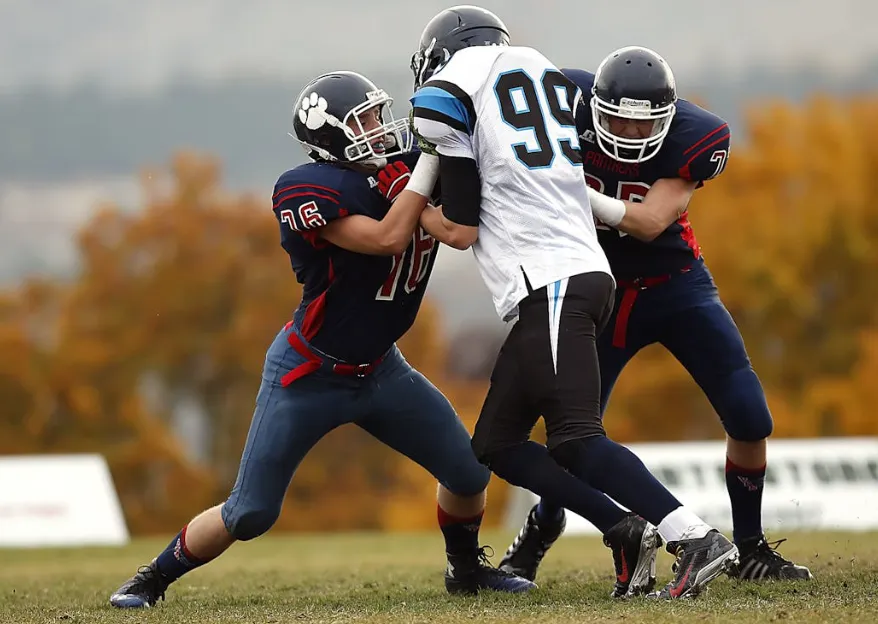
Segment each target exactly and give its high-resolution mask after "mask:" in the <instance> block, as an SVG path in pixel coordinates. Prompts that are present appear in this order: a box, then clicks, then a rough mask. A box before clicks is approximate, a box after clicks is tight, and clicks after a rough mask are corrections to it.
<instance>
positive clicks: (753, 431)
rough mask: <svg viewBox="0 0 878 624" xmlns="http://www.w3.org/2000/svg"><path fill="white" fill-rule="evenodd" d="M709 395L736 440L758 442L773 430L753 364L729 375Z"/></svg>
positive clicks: (724, 425) (728, 432) (726, 428)
mask: <svg viewBox="0 0 878 624" xmlns="http://www.w3.org/2000/svg"><path fill="white" fill-rule="evenodd" d="M708 398H709V399H710V401H711V403H712V404H713V407H714V409H715V410H716V412H717V414H719V417H720V420H721V421H722V423H723V428H725V430H726V433H727V434H728V435H729V437H730V438H732V439H733V440H739V441H741V442H758V441H759V440H764V439H765V438H767V437H768V436H770V435H771V432H772V431H773V430H774V422H773V421H772V419H771V412H770V411H769V409H768V402H767V401H766V400H765V391H764V390H763V389H762V384H761V383H760V382H759V377H757V376H756V373H755V372H754V371H753V369H752V368H751V367H750V366H747V367H746V368H741V369H738V370H736V371H735V372H734V373H732V374H731V375H729V376H728V377H727V378H726V379H725V380H723V383H722V385H721V386H720V387H719V388H718V389H717V390H716V391H714V392H712V393H711V394H710V395H709V396H708Z"/></svg>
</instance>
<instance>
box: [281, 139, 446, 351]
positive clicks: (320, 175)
mask: <svg viewBox="0 0 878 624" xmlns="http://www.w3.org/2000/svg"><path fill="white" fill-rule="evenodd" d="M417 157H418V155H417V153H413V154H405V155H403V156H398V157H397V158H398V159H402V160H404V161H405V162H406V164H408V165H409V166H410V167H411V168H414V165H415V162H416V161H417ZM391 160H394V159H391ZM273 206H274V214H275V216H276V217H277V220H278V223H279V224H280V235H281V246H282V247H283V248H284V249H285V250H286V252H287V253H288V254H289V256H290V262H291V264H292V267H293V271H294V272H295V274H296V278H297V279H298V281H299V283H301V284H302V285H303V293H302V302H301V304H300V305H299V307H298V309H297V310H296V312H295V315H294V316H293V321H294V323H295V325H296V327H298V328H299V330H300V331H301V332H302V335H303V336H304V337H305V339H306V340H308V341H309V342H310V343H311V345H312V346H313V347H314V348H315V349H317V350H319V351H322V352H323V353H325V354H327V355H330V356H332V357H334V358H337V359H340V360H343V361H345V362H349V363H352V364H361V363H367V362H371V361H373V360H375V359H377V358H378V357H380V356H381V355H382V354H383V353H384V352H385V351H387V349H389V348H390V347H391V346H392V345H393V343H394V342H396V341H397V340H398V339H399V338H400V337H401V336H402V335H403V334H404V333H405V332H406V331H408V329H409V328H410V327H411V326H412V323H413V322H414V320H415V316H416V315H417V313H418V308H420V305H421V300H422V299H423V296H424V291H425V290H426V287H427V280H428V279H429V277H430V272H431V271H432V270H433V262H434V260H435V256H436V254H435V250H436V241H435V240H434V239H433V238H432V237H431V236H429V235H428V234H427V233H426V232H425V231H424V230H423V229H421V228H418V229H417V230H416V231H415V235H414V236H413V240H412V243H411V244H410V245H409V247H408V249H406V250H405V252H404V253H402V254H399V255H397V256H372V255H366V254H360V253H355V252H352V251H348V250H346V249H342V248H340V247H337V246H335V245H333V244H331V243H329V242H327V241H325V240H323V239H322V238H320V236H319V234H318V230H319V229H320V228H321V227H322V226H324V225H326V224H327V223H329V222H330V221H333V220H335V219H339V218H342V217H345V216H347V215H354V214H360V215H366V216H368V217H372V218H373V219H382V218H383V217H384V215H385V214H387V211H388V209H389V208H390V202H388V201H387V199H386V198H385V197H384V196H383V195H382V194H381V192H380V191H379V190H378V188H377V180H376V179H375V177H374V176H371V175H369V174H366V173H361V172H358V171H355V170H353V169H349V168H347V167H342V166H339V165H334V164H329V163H317V162H312V163H307V164H304V165H300V166H299V167H296V168H295V169H292V170H290V171H287V172H286V173H284V174H283V175H282V176H281V177H280V179H278V181H277V184H276V185H275V188H274V196H273Z"/></svg>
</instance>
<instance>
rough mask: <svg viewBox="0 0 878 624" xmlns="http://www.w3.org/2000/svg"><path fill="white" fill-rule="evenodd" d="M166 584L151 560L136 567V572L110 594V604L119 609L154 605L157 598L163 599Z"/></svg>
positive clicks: (142, 607)
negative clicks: (144, 564) (147, 563)
mask: <svg viewBox="0 0 878 624" xmlns="http://www.w3.org/2000/svg"><path fill="white" fill-rule="evenodd" d="M168 585H169V583H168V582H167V581H165V579H164V577H163V576H162V575H161V573H160V572H159V569H158V567H157V566H156V562H155V561H153V562H152V563H150V564H149V565H148V566H141V567H140V568H138V569H137V574H135V575H134V576H132V577H131V578H130V579H128V580H127V581H126V582H125V584H124V585H122V587H120V588H119V589H117V590H116V591H115V592H114V593H113V595H112V596H110V604H111V605H113V606H114V607H118V608H120V609H144V608H149V607H152V606H155V604H156V603H157V602H158V601H159V598H161V599H162V600H164V599H165V590H166V589H167V588H168Z"/></svg>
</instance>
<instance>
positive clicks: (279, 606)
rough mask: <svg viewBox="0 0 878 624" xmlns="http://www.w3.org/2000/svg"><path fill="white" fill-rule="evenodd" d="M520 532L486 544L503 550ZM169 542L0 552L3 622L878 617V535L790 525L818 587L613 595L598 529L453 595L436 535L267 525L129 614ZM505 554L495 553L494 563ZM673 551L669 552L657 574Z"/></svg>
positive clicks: (793, 551)
mask: <svg viewBox="0 0 878 624" xmlns="http://www.w3.org/2000/svg"><path fill="white" fill-rule="evenodd" d="M511 537H512V534H511V533H509V532H502V533H499V532H498V533H488V534H486V535H485V536H484V541H487V542H489V543H493V544H494V546H495V548H496V550H497V551H498V553H499V551H500V550H501V549H502V548H505V547H506V545H507V544H508V542H509V539H510V538H511ZM166 541H167V540H137V541H135V542H133V543H132V544H131V545H130V546H128V547H126V548H120V549H115V548H106V549H71V550H0V622H2V623H3V624H7V623H9V624H12V623H16V624H19V623H20V624H29V623H41V624H42V623H50V622H52V623H58V624H84V623H101V624H103V623H107V622H124V623H125V624H148V623H153V622H156V623H165V622H174V623H181V624H190V623H202V622H211V623H213V622H217V623H224V622H228V623H235V624H242V623H245V622H260V623H263V622H265V623H282V622H283V623H286V622H326V623H329V622H339V623H341V622H344V623H347V622H375V623H378V622H380V623H388V624H393V623H397V622H400V623H402V622H405V623H407V624H408V623H412V622H442V623H443V624H457V623H464V622H465V623H467V624H472V623H475V622H496V623H500V622H503V623H504V624H505V623H508V622H546V623H549V622H551V623H553V624H555V623H557V624H565V623H568V622H569V623H572V622H576V623H587V622H629V623H631V622H656V623H658V624H665V623H668V622H698V623H702V622H722V623H725V622H747V623H748V624H756V623H759V622H776V621H789V622H795V623H796V624H799V623H811V622H833V623H836V622H837V623H841V622H878V600H876V597H878V533H869V534H826V533H824V534H805V533H802V534H792V535H790V541H789V542H787V543H785V544H784V545H783V549H782V550H783V553H784V554H785V555H787V556H789V557H791V558H794V559H796V560H797V561H799V562H801V563H804V564H805V565H808V566H810V567H811V569H812V571H813V572H814V574H815V576H816V580H815V581H814V582H812V583H807V584H792V583H770V584H762V585H756V584H749V583H748V584H742V583H735V582H732V581H730V580H729V579H727V578H724V577H723V578H721V579H718V580H717V581H715V582H714V583H713V584H712V585H711V587H710V590H709V591H708V592H707V593H706V594H705V595H703V596H701V597H700V598H698V599H696V600H693V601H681V602H675V603H665V602H659V603H657V602H653V601H648V600H646V599H637V600H632V601H629V602H618V601H613V600H611V599H610V598H609V591H610V588H611V585H612V563H611V559H610V553H609V551H608V550H607V549H606V548H604V547H603V546H602V545H601V544H600V542H599V541H598V540H597V539H595V538H592V537H564V538H562V540H561V541H559V542H558V544H557V545H556V546H555V548H554V549H553V550H552V552H551V553H550V554H549V556H548V557H547V560H546V562H545V564H544V566H543V569H542V570H541V572H540V576H539V578H538V582H539V584H540V589H539V590H537V591H535V592H532V593H531V594H528V595H519V596H510V595H498V594H483V595H481V596H479V597H451V596H448V595H447V594H446V593H445V590H444V586H443V583H442V571H443V566H444V559H443V556H442V550H443V548H442V540H441V537H440V536H439V535H438V531H437V534H427V535H411V534H405V535H391V534H344V535H297V536H269V537H264V538H261V539H259V540H256V541H255V542H252V543H249V544H238V545H236V546H235V547H234V548H233V549H232V550H231V551H229V552H228V553H227V554H226V555H224V556H223V557H222V558H221V559H219V560H217V561H215V562H214V563H212V564H210V565H208V566H206V567H204V568H202V569H200V570H197V571H196V572H194V573H192V574H190V575H188V576H187V577H185V578H184V579H183V580H181V581H180V582H179V583H177V584H175V585H174V586H172V587H171V589H170V590H169V592H168V599H167V600H166V601H165V602H161V603H159V605H158V606H157V607H156V608H154V609H151V610H145V611H118V610H115V609H112V608H111V607H109V606H108V604H107V598H108V596H109V594H110V592H111V591H112V590H113V589H115V588H116V587H117V586H118V585H120V584H121V583H122V582H123V581H124V580H125V579H126V578H127V577H128V576H130V575H131V573H132V572H133V571H134V569H135V568H136V567H137V566H138V565H139V564H141V563H144V562H146V561H148V560H149V559H151V558H152V557H153V556H154V555H155V553H156V552H158V551H159V550H160V549H161V548H162V547H163V546H164V544H165V543H166ZM498 560H499V554H498V555H497V556H495V557H494V561H495V563H496V562H497V561H498ZM671 562H672V559H671V557H670V555H667V554H664V553H662V554H661V555H660V559H659V570H660V578H659V580H660V582H661V581H666V580H667V579H668V578H669V577H670V564H671Z"/></svg>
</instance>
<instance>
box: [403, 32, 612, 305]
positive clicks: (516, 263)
mask: <svg viewBox="0 0 878 624" xmlns="http://www.w3.org/2000/svg"><path fill="white" fill-rule="evenodd" d="M580 97H581V93H580V91H579V89H578V88H577V87H576V86H575V85H574V84H573V83H572V82H570V81H569V80H568V79H567V78H566V77H565V76H564V75H563V74H561V72H560V71H559V70H558V68H557V67H556V66H555V65H553V64H552V63H551V62H550V61H549V60H548V59H546V57H544V56H543V55H542V54H540V53H539V52H537V51H536V50H534V49H532V48H525V47H509V46H480V47H471V48H465V49H463V50H460V51H459V52H457V53H456V54H455V55H454V56H453V57H452V58H451V60H450V61H449V62H448V64H447V65H445V67H443V68H442V69H441V70H440V71H438V72H437V73H436V74H434V75H433V77H432V78H431V79H430V80H429V81H428V82H426V83H425V84H424V85H423V86H422V87H421V88H420V89H419V90H418V91H417V92H416V93H415V94H414V95H413V96H412V99H411V100H412V106H413V108H414V124H415V129H416V130H417V132H418V133H419V134H420V135H421V136H422V137H424V138H425V139H426V140H428V141H430V142H431V143H434V144H435V145H436V148H437V151H438V152H439V153H440V154H442V155H446V156H458V157H460V156H462V157H466V158H472V159H473V160H475V161H476V164H477V165H478V168H479V174H480V177H481V190H482V198H481V213H480V216H479V237H478V240H477V241H476V244H475V245H474V246H473V252H474V253H475V256H476V260H477V262H478V265H479V270H480V272H481V274H482V279H484V281H485V284H486V285H487V286H488V288H489V289H490V291H491V294H492V296H493V298H494V305H495V307H496V309H497V313H498V314H499V315H500V318H502V319H503V320H504V321H505V320H511V319H513V318H515V317H516V316H517V314H518V304H519V302H521V300H522V299H524V298H525V297H526V296H527V294H528V291H527V286H526V281H525V275H526V276H527V282H529V283H530V286H531V288H533V289H537V288H541V287H543V286H546V285H548V284H551V283H553V282H556V281H558V280H562V279H564V278H566V277H570V276H572V275H577V274H579V273H589V272H593V271H602V272H605V273H608V274H611V273H610V265H609V263H608V262H607V258H606V256H605V255H604V252H603V250H602V249H601V246H600V245H599V244H598V239H597V233H596V232H595V225H594V218H593V217H592V212H591V205H590V204H589V201H588V193H587V190H586V185H585V179H584V176H583V171H582V159H581V157H580V155H579V143H578V137H577V133H576V127H575V124H574V121H573V113H572V111H573V110H575V106H576V103H577V102H578V100H579V98H580Z"/></svg>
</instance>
